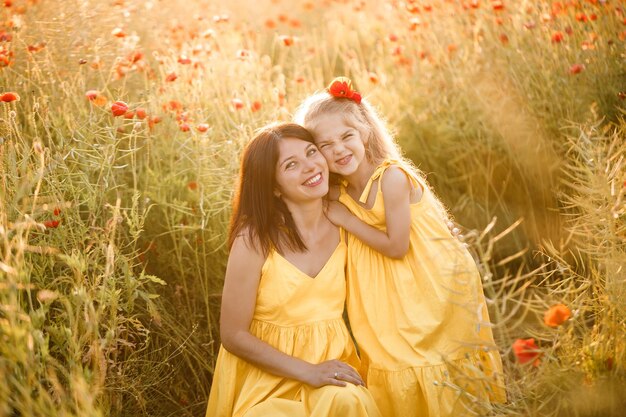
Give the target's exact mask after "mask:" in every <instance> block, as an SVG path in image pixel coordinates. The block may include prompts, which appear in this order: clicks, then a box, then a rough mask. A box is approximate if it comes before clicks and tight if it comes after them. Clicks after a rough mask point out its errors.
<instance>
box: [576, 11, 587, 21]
mask: <svg viewBox="0 0 626 417" xmlns="http://www.w3.org/2000/svg"><path fill="white" fill-rule="evenodd" d="M576 20H578V21H579V22H582V23H585V22H586V21H587V15H586V14H584V13H580V12H579V13H576Z"/></svg>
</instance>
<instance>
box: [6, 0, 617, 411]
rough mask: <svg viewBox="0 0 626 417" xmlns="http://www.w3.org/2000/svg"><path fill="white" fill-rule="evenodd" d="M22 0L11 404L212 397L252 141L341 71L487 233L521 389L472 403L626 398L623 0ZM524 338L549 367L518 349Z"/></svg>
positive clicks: (506, 339) (552, 404)
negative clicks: (243, 155)
mask: <svg viewBox="0 0 626 417" xmlns="http://www.w3.org/2000/svg"><path fill="white" fill-rule="evenodd" d="M13 3H14V4H12V5H11V6H10V7H7V6H5V7H4V8H3V9H1V10H0V14H1V15H2V17H1V19H2V20H0V75H1V76H0V93H3V92H6V91H14V92H17V93H18V94H19V95H20V101H13V102H0V167H1V172H2V187H1V190H2V191H1V197H2V198H1V199H0V204H1V205H0V207H1V209H0V242H1V243H0V248H1V250H2V257H1V259H0V262H1V263H0V370H1V373H0V375H2V376H4V377H5V380H6V381H7V383H6V384H0V416H5V415H6V416H11V415H24V416H26V415H28V416H30V415H33V416H35V415H42V416H44V415H67V416H74V415H76V416H78V415H120V416H121V415H163V416H166V415H189V416H201V415H204V409H205V405H206V399H207V396H208V392H209V389H210V384H211V375H212V370H213V366H214V362H215V354H216V351H217V347H218V345H219V334H218V326H217V324H218V319H219V317H218V313H219V303H220V292H221V285H222V282H223V281H222V280H223V271H224V267H225V260H226V255H227V254H226V248H225V247H224V244H225V238H226V236H225V234H226V226H227V222H228V217H229V213H230V200H231V198H232V190H233V188H234V187H233V185H234V180H235V177H236V173H237V170H238V164H239V154H240V151H241V149H242V147H243V146H244V145H245V143H246V141H247V140H249V138H250V137H251V136H252V134H253V131H254V129H256V128H257V127H260V126H261V125H263V124H265V123H267V122H270V121H275V120H288V119H290V115H291V113H292V112H293V110H294V109H295V107H296V106H297V104H298V103H299V102H300V101H301V100H302V99H303V98H304V97H305V96H306V95H307V94H310V93H312V92H313V91H315V90H317V89H320V88H323V87H324V86H325V85H326V83H327V82H328V81H329V80H330V79H331V78H332V77H333V76H335V75H348V76H350V77H351V78H353V80H354V81H355V84H356V86H357V89H358V90H360V91H361V92H362V93H363V94H364V95H365V96H366V97H368V98H369V99H370V100H371V101H372V102H373V103H375V104H376V105H377V106H378V107H379V108H380V110H381V112H382V113H383V114H384V115H385V116H387V118H388V122H389V125H390V126H391V127H392V128H394V129H395V130H396V133H397V137H398V139H399V141H400V143H401V145H402V147H403V149H404V150H405V151H406V153H407V155H409V156H410V157H411V158H412V159H413V160H414V161H415V162H416V164H417V165H418V166H419V167H420V168H421V169H422V170H424V171H425V172H426V173H427V174H428V178H429V181H430V182H431V183H432V184H433V185H434V188H435V190H436V191H437V193H438V194H439V195H440V197H441V198H442V200H443V201H444V202H445V203H446V204H447V205H448V206H449V207H450V208H451V211H452V213H453V215H454V217H455V219H456V221H457V222H458V223H459V224H460V225H462V226H463V228H464V230H465V232H464V239H465V241H466V243H467V244H468V245H469V246H470V248H471V249H472V250H473V252H474V253H475V254H476V258H477V261H478V264H479V267H480V268H481V271H482V275H483V280H484V282H483V284H484V287H485V293H486V295H487V297H488V299H489V308H490V312H491V316H492V319H493V320H494V322H495V327H494V329H495V335H496V339H497V343H498V345H499V346H500V348H501V351H502V353H503V355H504V358H505V368H506V375H505V376H506V382H507V388H508V391H509V399H510V401H509V403H508V404H506V405H504V406H490V405H486V404H476V411H477V413H480V414H498V415H516V414H524V415H555V416H566V415H567V416H571V415H579V416H591V415H615V416H617V415H619V413H620V411H621V409H622V407H623V405H624V404H623V401H624V400H622V398H623V392H622V390H623V389H622V388H621V386H622V385H621V384H623V383H624V364H625V363H626V358H625V357H624V355H625V353H624V340H626V339H625V337H626V334H624V333H625V331H624V329H625V325H626V324H625V323H624V317H625V316H624V296H625V295H626V294H624V292H625V286H624V265H626V259H625V257H626V255H625V244H624V242H625V238H626V230H625V227H626V226H625V223H624V211H625V208H624V199H625V198H626V197H625V193H626V183H625V181H626V170H625V168H624V164H625V162H624V155H625V146H626V145H625V143H626V140H624V137H625V135H624V131H625V129H626V121H625V119H624V115H623V101H622V100H623V97H624V96H625V93H624V91H623V89H624V72H623V61H624V54H623V50H624V40H625V38H626V32H625V29H626V27H625V26H624V18H625V11H624V2H623V1H618V0H612V1H605V2H602V1H573V2H567V3H564V2H562V3H559V2H545V1H523V2H508V1H505V2H503V3H504V8H503V9H500V7H499V6H498V4H499V2H495V1H480V2H474V1H451V0H448V1H445V2H439V3H435V2H433V3H430V4H428V3H426V2H418V1H415V2H395V1H389V2H360V1H326V2H321V3H319V2H318V3H315V2H302V3H296V4H295V5H288V4H287V2H284V3H283V2H281V1H277V0H275V1H264V0H261V1H256V2H254V4H251V3H250V2H247V1H243V0H240V1H237V2H231V3H229V4H228V5H225V4H222V3H220V2H211V1H197V2H155V1H146V2H139V1H120V0H116V1H111V2H95V1H91V0H84V1H79V0H73V1H67V2H61V3H58V2H26V1H14V2H13ZM77 22H89V24H88V25H83V24H78V23H77ZM122 35H124V36H122ZM5 58H6V59H5ZM3 59H5V60H3ZM7 63H8V64H7ZM575 65H580V66H579V67H576V66H575ZM579 70H580V71H579ZM168 80H169V81H168ZM89 90H98V94H97V99H95V100H89V99H88V98H86V97H85V93H86V92H87V91H89ZM92 98H93V96H92ZM118 100H121V101H125V102H126V103H128V105H129V111H131V112H133V111H136V110H137V109H138V108H141V109H144V111H145V113H146V114H147V116H146V117H145V118H143V117H140V112H137V113H136V114H128V115H127V116H125V117H113V115H112V114H111V111H110V105H111V103H112V102H114V101H118ZM55 222H58V223H55ZM46 224H47V226H46ZM558 303H562V304H565V305H567V306H568V307H569V308H570V309H571V311H572V312H573V315H572V317H571V318H570V319H569V320H568V321H567V322H565V323H564V324H562V325H561V326H559V327H557V328H552V327H548V326H546V325H545V324H544V323H543V314H544V312H545V311H546V309H547V308H549V307H550V306H551V305H554V304H558ZM531 337H532V338H534V339H535V340H536V341H537V344H538V350H539V352H538V353H540V355H539V356H538V359H539V360H538V361H536V366H534V365H533V364H520V363H519V362H518V360H517V359H516V357H515V355H514V354H513V353H512V350H511V346H512V343H513V342H514V341H515V340H516V339H518V338H531Z"/></svg>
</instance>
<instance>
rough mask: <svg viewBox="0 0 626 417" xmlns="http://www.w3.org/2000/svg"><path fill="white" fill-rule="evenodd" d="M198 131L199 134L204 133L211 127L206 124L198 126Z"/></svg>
mask: <svg viewBox="0 0 626 417" xmlns="http://www.w3.org/2000/svg"><path fill="white" fill-rule="evenodd" d="M196 129H198V132H202V133H204V132H206V131H207V130H209V125H208V124H206V123H200V124H199V125H198V126H196Z"/></svg>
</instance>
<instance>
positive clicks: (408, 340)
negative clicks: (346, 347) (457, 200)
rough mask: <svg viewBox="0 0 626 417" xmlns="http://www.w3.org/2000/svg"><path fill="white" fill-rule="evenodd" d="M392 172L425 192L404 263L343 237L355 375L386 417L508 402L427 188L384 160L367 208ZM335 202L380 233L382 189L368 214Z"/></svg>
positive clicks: (480, 303)
mask: <svg viewBox="0 0 626 417" xmlns="http://www.w3.org/2000/svg"><path fill="white" fill-rule="evenodd" d="M392 165H394V166H398V167H400V168H401V169H402V170H403V171H404V172H405V173H406V174H407V176H408V177H409V178H410V180H411V182H412V184H413V186H414V187H417V186H419V187H421V189H422V190H423V194H422V197H421V199H420V201H419V202H417V203H414V204H412V205H411V232H410V245H409V252H408V253H407V255H406V256H405V257H404V258H402V259H392V258H389V257H387V256H385V255H382V254H381V253H379V252H377V251H376V250H374V249H372V248H370V247H369V246H367V245H365V244H364V243H363V242H362V241H360V240H359V239H358V238H356V237H355V236H353V235H351V234H350V235H348V266H347V275H348V298H347V305H348V317H349V320H350V327H351V329H352V332H353V334H354V337H355V339H356V342H357V345H358V346H359V350H360V353H361V360H362V371H361V374H362V375H364V377H365V379H366V383H367V386H368V388H369V390H370V392H371V393H372V395H373V396H374V399H375V400H376V404H377V405H378V408H379V409H380V411H381V413H382V414H383V416H385V417H412V416H415V417H441V416H462V415H465V413H466V411H467V405H468V404H470V403H471V402H472V397H474V398H478V399H479V400H482V401H488V402H504V401H506V393H505V391H504V384H503V375H502V363H501V359H500V355H499V353H498V350H497V347H496V345H495V343H494V341H493V335H492V332H491V328H490V322H489V316H488V312H487V307H486V305H485V297H484V295H483V290H482V283H481V279H480V276H479V273H478V269H477V267H476V264H475V262H474V259H473V258H472V256H471V255H470V253H469V252H468V251H467V249H466V248H465V247H464V246H463V244H462V243H461V242H460V241H459V240H458V239H456V238H454V237H453V236H452V235H451V233H450V230H449V229H448V227H447V225H446V223H445V221H444V220H443V219H442V217H441V215H439V212H438V210H437V200H436V197H435V196H434V195H433V194H432V192H431V191H430V189H429V187H428V186H426V184H425V183H424V182H423V180H422V179H420V178H416V176H415V175H414V174H412V173H411V172H409V171H407V170H406V169H405V168H403V167H402V166H401V165H398V163H397V162H395V161H385V162H384V163H383V164H381V165H380V166H379V167H378V168H377V169H376V171H375V172H374V174H373V175H372V177H371V178H370V180H369V182H368V184H367V186H366V187H365V189H364V190H363V194H362V195H361V198H360V201H361V202H363V203H365V201H367V197H368V195H369V192H370V190H371V188H372V184H373V183H374V181H376V180H378V179H379V178H380V177H381V175H382V174H383V173H384V172H385V170H386V169H387V168H388V167H390V166H392ZM379 183H380V182H379ZM339 201H340V202H341V203H343V204H344V205H346V206H347V207H348V209H349V210H350V211H351V212H352V213H353V214H355V215H356V216H357V217H359V218H360V219H361V220H363V221H365V222H366V223H368V224H370V225H372V226H375V227H376V228H378V229H381V230H385V210H384V201H383V194H382V191H381V187H380V186H378V188H377V191H376V199H375V202H374V205H373V207H372V208H371V209H369V210H368V209H366V208H364V207H363V206H361V205H360V204H358V203H357V202H356V201H354V200H353V199H352V197H351V196H350V195H349V194H347V192H346V190H345V187H344V186H342V187H341V194H340V197H339Z"/></svg>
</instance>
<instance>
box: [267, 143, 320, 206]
mask: <svg viewBox="0 0 626 417" xmlns="http://www.w3.org/2000/svg"><path fill="white" fill-rule="evenodd" d="M276 183H277V184H278V187H277V190H275V192H276V193H277V194H280V195H281V196H282V198H283V201H285V202H287V201H291V202H294V203H299V202H306V201H310V200H314V199H318V198H322V197H324V196H325V195H326V193H328V165H327V164H326V160H325V159H324V157H323V156H322V154H321V153H320V152H319V150H318V149H317V148H316V147H315V145H314V144H312V143H311V142H307V141H305V140H301V139H296V138H284V139H282V140H280V142H279V144H278V162H277V163H276Z"/></svg>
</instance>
